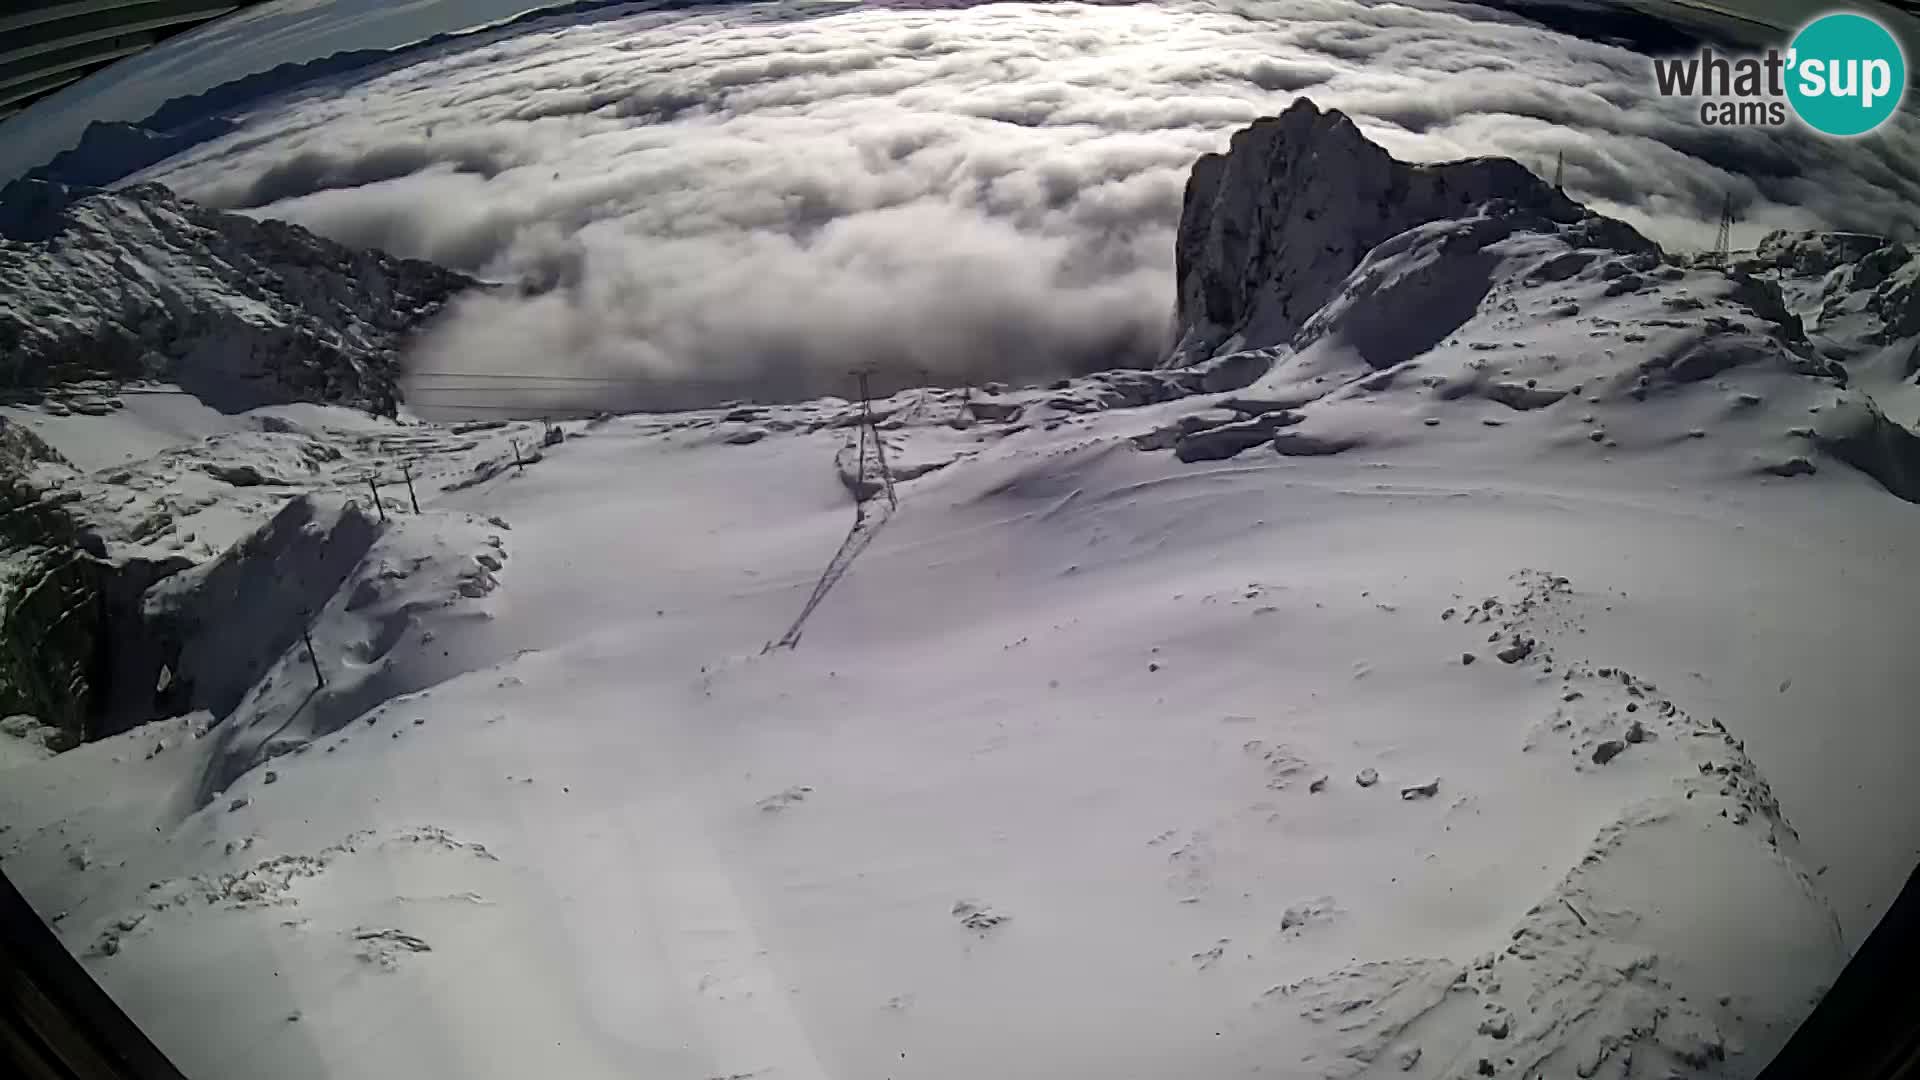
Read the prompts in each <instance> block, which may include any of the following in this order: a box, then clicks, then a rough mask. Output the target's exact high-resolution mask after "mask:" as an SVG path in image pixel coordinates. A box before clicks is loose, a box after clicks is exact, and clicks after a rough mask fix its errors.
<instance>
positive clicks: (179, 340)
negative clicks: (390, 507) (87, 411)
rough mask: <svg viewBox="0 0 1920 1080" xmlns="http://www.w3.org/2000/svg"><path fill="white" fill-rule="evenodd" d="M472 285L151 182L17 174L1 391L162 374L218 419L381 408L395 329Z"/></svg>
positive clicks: (3, 240)
mask: <svg viewBox="0 0 1920 1080" xmlns="http://www.w3.org/2000/svg"><path fill="white" fill-rule="evenodd" d="M474 284H475V282H474V281H473V279H471V278H469V277H467V276H466V275H464V274H460V273H457V272H455V271H452V270H448V269H445V268H443V267H440V266H436V265H434V264H432V263H428V262H422V261H419V260H416V259H401V258H396V257H394V256H391V255H388V254H386V253H384V252H380V251H368V250H356V249H352V248H348V247H346V246H343V245H341V244H337V243H335V242H333V241H331V240H327V239H325V238H323V237H320V236H316V235H315V234H313V233H311V232H309V231H307V230H306V229H303V228H301V227H299V226H297V225H289V224H285V223H283V222H278V221H256V220H254V219H252V218H248V217H243V216H241V215H238V214H229V213H224V212H221V211H216V210H209V209H206V208H204V207H200V206H196V205H194V204H192V203H189V202H185V201H183V200H180V199H178V198H176V197H175V196H174V195H173V194H172V192H170V191H168V190H167V189H166V188H165V187H162V186H160V185H158V184H141V185H136V186H133V187H128V188H124V189H122V190H119V191H114V192H105V191H97V190H87V189H76V188H68V187H65V186H63V185H60V184H55V183H50V182H46V181H33V180H27V181H17V182H15V183H13V184H10V185H8V186H7V187H6V189H4V191H0V386H5V387H7V388H12V389H23V390H30V389H34V388H40V387H45V386H47V385H49V384H53V383H59V382H66V381H73V380H80V379H96V378H108V379H136V378H138V379H162V380H165V381H168V382H172V383H176V384H178V385H179V386H180V387H181V388H182V389H184V390H186V391H188V392H189V393H192V394H194V395H195V396H197V397H199V398H200V399H201V400H202V401H204V402H206V403H207V404H208V405H211V406H213V407H214V408H216V409H219V410H221V411H223V412H237V411H240V410H244V409H249V408H254V407H257V406H261V405H268V404H277V403H283V402H288V401H316V402H329V403H335V404H342V405H351V406H354V407H357V408H362V409H366V410H368V411H370V412H375V413H381V414H386V415H391V414H392V413H393V412H394V411H395V409H396V408H397V406H398V402H399V396H398V378H399V369H398V359H397V357H398V354H399V350H400V348H401V345H402V343H403V342H404V340H405V339H406V337H407V335H408V334H409V333H410V332H412V331H413V330H414V329H416V328H417V327H419V326H420V325H421V324H422V323H424V322H425V321H426V320H428V319H429V318H431V317H432V316H434V315H435V314H437V313H438V312H439V311H440V309H441V307H442V306H444V305H445V304H446V302H447V301H448V299H449V298H451V297H452V296H453V295H454V294H456V293H458V292H460V291H461V290H463V289H466V288H469V287H471V286H472V285H474Z"/></svg>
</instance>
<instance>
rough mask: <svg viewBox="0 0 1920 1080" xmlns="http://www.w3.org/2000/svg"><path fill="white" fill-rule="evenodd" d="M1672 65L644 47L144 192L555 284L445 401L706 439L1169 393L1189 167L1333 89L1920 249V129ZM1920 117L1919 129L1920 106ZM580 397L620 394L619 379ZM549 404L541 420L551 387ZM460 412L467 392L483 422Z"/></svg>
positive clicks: (1493, 37)
mask: <svg viewBox="0 0 1920 1080" xmlns="http://www.w3.org/2000/svg"><path fill="white" fill-rule="evenodd" d="M1650 71H1651V69H1650V65H1649V63H1648V61H1647V59H1646V58H1645V57H1643V56H1640V55H1638V54H1636V53H1634V52H1631V51H1629V50H1627V49H1625V48H1620V47H1616V46H1613V45H1607V44H1600V43H1595V42H1590V41H1584V40H1580V39H1576V38H1572V37H1567V36H1564V35H1561V34H1557V33H1553V32H1550V31H1547V30H1544V29H1541V28H1539V27H1538V26H1536V25H1533V24H1530V23H1527V22H1525V21H1524V20H1521V19H1519V18H1517V17H1515V16H1513V15H1510V14H1503V13H1499V12H1495V11H1493V10H1490V9H1484V8H1476V7H1472V6H1467V5H1460V4H1450V3H1422V4H1421V5H1420V6H1405V5H1371V4H1365V3H1358V2H1355V0H1290V2H1286V3H1249V2H1233V3H1204V4H1203V3H1180V4H1162V5H1147V4H1138V5H1098V6H1088V5H1082V4H1048V5H1015V4H996V5H991V6H978V7H962V8H958V9H947V10H938V11H934V10H920V9H911V8H903V7H891V8H889V7H871V6H869V7H860V8H850V7H847V6H844V5H821V4H808V5H802V6H771V5H769V6H764V7H760V6H756V7H753V8H747V9H738V8H736V9H732V10H727V11H719V12H711V13H704V14H698V13H697V14H692V15H687V14H679V15H668V14H629V15H622V16H617V17H602V18H598V19H594V20H591V21H587V22H584V23H580V24H576V25H565V24H555V25H550V26H540V27H536V28H535V29H534V30H532V31H528V32H522V33H520V34H518V35H516V36H513V37H510V38H506V39H503V40H496V41H492V42H483V43H481V44H478V45H474V46H468V47H464V48H462V49H460V50H457V51H445V52H441V53H439V54H436V55H428V56H424V57H420V58H418V59H414V60H412V61H411V62H409V63H407V64H405V65H404V66H401V67H398V68H397V69H396V70H392V71H389V72H386V73H384V74H381V75H378V76H377V77H374V78H372V79H370V80H368V81H365V82H363V83H361V84H359V85H356V86H351V87H347V88H344V89H340V90H324V91H313V92H309V93H305V94H302V95H298V96H295V97H293V98H291V99H289V100H285V101H281V102H277V103H271V104H268V105H266V106H263V107H262V108H260V109H258V110H256V112H255V113H254V114H253V115H252V116H251V118H250V119H249V120H248V121H247V122H246V123H245V124H244V125H243V126H242V127H241V129H240V130H239V131H237V132H236V133H234V134H233V135H231V136H229V137H226V138H224V139H221V140H219V141H218V142H215V143H210V144H208V145H206V146H203V147H200V148H198V149H196V150H194V151H192V152H190V153H189V154H187V155H184V156H183V157H181V158H178V159H175V160H173V161H170V162H168V163H166V164H164V165H162V166H161V167H159V168H157V169H155V170H153V171H152V172H151V173H149V174H148V176H149V177H150V178H153V179H159V180H162V181H164V182H167V183H169V184H171V185H173V186H174V187H176V188H177V189H178V190H180V191H181V192H183V193H184V194H187V195H189V196H191V197H193V198H197V199H199V200H202V201H204V202H207V203H210V204H213V205H217V206H224V207H230V208H238V209H244V210H247V211H249V212H255V213H259V214H262V215H266V216H273V217H280V218H286V219H289V220H293V221H297V222H300V223H302V224H305V225H308V226H310V227H312V228H314V229H316V230H318V231H320V232H323V233H325V234H327V235H329V236H332V237H334V238H336V239H339V240H342V241H345V242H348V243H354V244H365V245H373V246H379V247H383V248H387V249H390V250H393V251H395V252H399V253H402V254H408V255H417V256H422V257H426V258H431V259H434V260H437V261H440V262H443V263H446V264H448V265H451V266H455V267H459V268H461V269H465V270H469V271H473V272H476V273H480V274H483V275H486V276H490V277H496V278H502V279H512V280H520V281H527V282H530V283H532V284H533V285H534V286H535V292H536V295H524V296H523V295H509V294H506V293H501V294H496V295H493V296H487V297H476V298H473V299H471V300H469V301H467V302H465V303H463V304H461V305H459V306H458V307H457V309H456V310H455V311H454V313H453V314H452V315H451V317H450V318H449V319H448V320H447V322H446V324H445V325H444V326H443V327H442V329H441V330H440V331H439V332H438V333H436V334H434V335H433V336H432V337H431V338H430V339H429V340H427V341H425V342H424V343H423V344H422V346H421V348H420V350H419V355H418V356H417V357H415V359H414V365H415V367H416V369H417V370H419V371H422V372H446V371H456V372H473V373H481V374H483V375H488V376H500V375H511V376H528V375H539V376H564V377H565V379H564V380H555V381H553V382H551V383H548V382H542V381H538V380H534V379H526V378H470V379H464V380H456V379H450V378H447V377H445V376H423V377H422V378H421V379H420V380H419V383H418V387H417V390H416V398H417V400H419V401H421V402H422V403H423V404H427V403H433V402H436V401H437V402H440V403H443V404H452V403H454V402H456V401H458V402H476V403H486V404H492V405H506V404H520V405H524V406H527V407H538V405H539V404H540V403H541V402H543V401H550V402H555V403H578V402H580V401H582V400H584V399H588V398H590V399H592V400H593V401H594V402H595V403H597V404H604V405H606V406H607V407H676V406H683V405H688V404H693V403H697V402H702V401H713V400H718V399H722V398H728V397H748V396H752V397H790V396H802V395H810V394H815V393H820V392H826V391H831V390H837V389H842V388H843V387H842V384H843V383H844V381H845V379H844V373H845V372H846V370H847V369H849V368H850V367H853V366H856V365H872V366H877V367H879V368H881V369H882V370H883V371H885V372H887V373H888V378H889V381H893V382H896V383H911V382H920V381H927V380H930V379H938V380H942V381H953V380H958V379H966V378H971V379H988V378H1008V377H1019V378H1036V377H1044V376H1048V375H1053V374H1058V373H1064V372H1069V371H1077V370H1088V369H1093V368H1100V367H1108V366H1115V365H1121V364H1140V363H1149V362H1152V361H1153V360H1154V359H1156V358H1157V356H1158V355H1159V353H1160V351H1161V349H1162V348H1164V345H1165V334H1166V330H1167V325H1168V322H1169V319H1170V316H1171V310H1170V308H1171V302H1172V296H1173V290H1172V284H1171V263H1172V231H1173V227H1174V225H1175V223H1176V222H1177V220H1178V217H1179V209H1180V195H1181V190H1182V187H1183V185H1184V182H1185V177H1186V171H1187V168H1188V167H1189V166H1190V165H1191V163H1192V161H1193V158H1194V157H1195V156H1196V155H1198V154H1200V153H1202V152H1205V151H1208V150H1215V149H1219V148H1221V147H1223V146H1224V144H1225V141H1226V137H1227V135H1228V134H1230V133H1231V132H1232V131H1233V130H1234V129H1236V128H1238V127H1240V126H1242V125H1244V124H1245V123H1246V122H1248V121H1249V120H1251V119H1253V118H1254V117H1256V116H1261V115H1267V114H1271V113H1274V112H1277V111H1279V110H1280V109H1282V108H1284V107H1285V106H1286V104H1287V103H1288V102H1289V101H1291V100H1292V99H1293V98H1294V97H1295V96H1297V95H1299V94H1301V93H1306V94H1308V95H1310V96H1312V97H1313V98H1314V99H1315V100H1316V101H1317V102H1319V103H1320V104H1321V105H1323V106H1331V107H1337V108H1340V109H1343V110H1345V111H1347V112H1348V113H1349V114H1351V115H1353V116H1354V117H1355V119H1356V120H1357V121H1359V122H1360V124H1361V126H1362V128H1363V129H1364V130H1366V131H1367V133H1368V134H1369V135H1370V136H1371V137H1373V138H1374V139H1375V140H1376V141H1378V142H1380V143H1381V144H1382V145H1384V146H1386V147H1387V148H1388V149H1389V150H1391V151H1392V152H1393V153H1395V154H1396V155H1397V156H1400V157H1404V158H1409V159H1415V160H1438V159H1445V158H1454V157H1462V156H1469V155H1476V154H1508V155H1512V156H1514V157H1517V158H1519V159H1520V160H1522V161H1524V162H1527V163H1529V164H1532V165H1534V166H1535V167H1536V168H1537V169H1540V170H1542V171H1545V170H1546V169H1550V168H1551V163H1552V161H1553V160H1554V158H1555V156H1556V155H1557V154H1560V153H1564V154H1565V156H1566V169H1567V185H1568V187H1569V189H1570V191H1571V192H1572V193H1573V194H1574V195H1575V196H1576V197H1579V198H1582V199H1583V200H1584V201H1586V202H1588V203H1589V204H1590V205H1593V206H1594V207H1596V208H1597V209H1601V210H1604V211H1606V212H1609V213H1613V214H1616V215H1618V216H1621V217H1624V218H1626V219H1628V220H1631V221H1633V222H1634V223H1635V224H1637V225H1640V226H1641V227H1642V228H1643V229H1645V230H1647V231H1648V232H1649V233H1650V234H1651V235H1654V236H1655V237H1656V238H1658V239H1661V240H1662V241H1664V242H1667V243H1670V244H1678V245H1681V246H1685V245H1689V244H1701V243H1704V242H1705V241H1707V240H1708V239H1710V237H1711V233H1712V230H1713V223H1712V222H1713V218H1714V217H1715V215H1717V213H1718V210H1719V205H1720V200H1721V198H1722V196H1723V193H1724V192H1727V191H1731V192H1733V193H1734V196H1735V198H1736V200H1737V201H1738V202H1739V203H1740V204H1741V205H1743V206H1744V207H1745V212H1744V221H1743V224H1742V226H1741V228H1740V234H1741V235H1740V236H1739V237H1737V238H1736V239H1745V240H1746V241H1748V242H1751V241H1752V240H1753V239H1757V238H1758V236H1759V235H1760V233H1761V232H1763V231H1765V230H1766V229H1768V228H1772V227H1818V226H1831V227H1842V228H1862V229H1870V230H1874V231H1887V230H1889V229H1895V230H1910V231H1911V230H1920V123H1917V122H1915V119H1914V117H1913V116H1912V115H1911V110H1910V111H1909V115H1907V116H1903V117H1901V118H1900V119H1899V120H1897V121H1896V124H1895V126H1892V127H1889V128H1883V129H1882V131H1881V132H1880V133H1878V134H1877V135H1875V136H1872V137H1869V138H1865V139H1860V140H1854V141H1841V140H1824V139H1819V138H1816V137H1813V136H1810V135H1808V134H1806V133H1804V132H1801V131H1799V130H1797V129H1793V130H1777V131H1776V130H1764V129H1748V130H1738V129H1714V128H1707V127H1702V126H1701V125H1700V124H1699V123H1698V122H1697V120H1696V119H1695V116H1694V107H1693V106H1692V105H1689V104H1685V103H1680V102H1672V101H1666V100H1662V99H1660V98H1658V97H1656V96H1654V94H1653V91H1652V86H1651V74H1650ZM1911 104H1912V103H1910V105H1911ZM585 379H597V380H610V381H604V382H587V381H581V380H585ZM536 387H540V388H543V389H541V390H540V391H539V392H538V393H536V392H534V388H536ZM460 388H464V389H460Z"/></svg>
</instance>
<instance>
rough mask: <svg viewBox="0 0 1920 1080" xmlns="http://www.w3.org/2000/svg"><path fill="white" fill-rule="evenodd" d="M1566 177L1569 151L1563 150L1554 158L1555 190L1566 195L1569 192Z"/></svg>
mask: <svg viewBox="0 0 1920 1080" xmlns="http://www.w3.org/2000/svg"><path fill="white" fill-rule="evenodd" d="M1566 179H1567V152H1566V151H1565V150H1562V151H1560V153H1559V156H1557V157H1555V158H1554V159H1553V190H1555V191H1557V192H1559V193H1560V194H1562V195H1565V194H1566V193H1567V185H1566Z"/></svg>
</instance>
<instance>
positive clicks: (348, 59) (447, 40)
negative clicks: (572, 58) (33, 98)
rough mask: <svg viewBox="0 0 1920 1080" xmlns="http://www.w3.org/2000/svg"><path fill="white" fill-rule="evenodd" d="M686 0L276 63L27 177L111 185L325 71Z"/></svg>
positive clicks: (578, 0)
mask: <svg viewBox="0 0 1920 1080" xmlns="http://www.w3.org/2000/svg"><path fill="white" fill-rule="evenodd" d="M703 2H705V3H711V2H712V0H703ZM687 6H691V4H690V3H689V2H688V0H575V2H573V3H565V4H554V5H549V6H544V7H534V8H529V9H528V10H526V11H523V12H521V13H520V14H518V15H515V16H513V17H512V18H509V19H502V20H500V21H498V22H494V23H489V24H486V25H482V26H474V27H468V28H465V29H461V30H455V31H449V32H447V33H441V34H434V35H432V36H430V37H426V38H423V39H421V40H419V41H415V42H410V43H408V44H405V45H397V46H394V47H392V48H387V49H353V50H348V51H345V52H336V53H331V54H329V55H327V56H322V57H319V58H316V59H313V60H308V61H305V62H303V63H287V64H279V65H277V66H275V67H273V68H271V69H269V70H267V71H262V72H257V73H255V74H252V75H247V76H244V77H242V78H238V79H234V80H232V81H230V82H225V83H221V84H220V85H219V86H215V87H213V88H211V89H209V90H205V91H202V92H201V93H198V94H189V95H186V96H184V97H177V98H173V99H171V100H168V101H166V102H163V103H162V104H161V105H160V107H159V108H157V109H155V110H154V111H153V112H152V113H150V114H148V115H147V116H145V117H143V118H141V119H139V120H135V121H131V122H129V121H120V120H111V121H94V122H93V123H90V124H88V125H87V127H86V130H85V131H83V132H82V133H81V136H80V143H79V145H77V146H74V147H73V148H71V149H68V150H63V151H61V152H60V153H58V154H55V155H54V157H53V160H51V161H49V162H47V163H46V164H45V165H41V166H39V167H37V168H34V169H32V170H31V171H29V172H28V173H27V177H28V178H29V179H33V180H47V181H52V182H54V183H57V184H70V185H76V186H80V187H110V186H112V185H114V184H117V183H119V182H120V181H122V180H125V179H127V178H128V177H130V176H132V175H133V174H135V173H137V172H140V171H141V170H142V169H145V168H147V167H149V166H152V165H157V164H159V163H160V162H162V161H165V160H166V159H167V158H170V157H172V156H173V155H175V154H178V153H180V152H181V151H183V150H186V149H188V148H189V147H192V146H196V145H198V144H200V143H203V142H207V141H209V140H212V139H216V138H219V137H220V136H221V135H224V134H226V133H227V132H228V131H230V130H232V128H233V121H232V119H231V117H232V116H233V115H234V114H235V113H237V112H240V111H243V110H244V109H246V108H247V107H248V106H250V105H252V104H255V103H256V102H259V101H262V100H263V99H267V98H271V97H273V96H275V95H279V94H286V93H291V92H293V91H296V90H299V89H301V88H302V87H306V86H310V85H312V84H314V83H317V82H321V81H323V80H326V79H334V78H343V77H350V76H353V75H356V74H360V73H364V72H366V71H367V70H368V69H370V68H374V67H376V66H379V65H381V64H388V63H394V62H402V61H409V60H412V59H415V58H416V57H417V54H419V53H421V52H423V51H425V50H428V49H433V48H438V47H440V46H443V45H452V46H471V44H472V43H473V42H475V41H477V40H484V39H485V38H487V37H494V36H499V35H502V34H507V33H513V32H524V31H525V29H526V28H527V27H528V26H529V25H531V24H536V23H539V22H543V21H545V20H548V19H578V18H579V17H581V16H584V15H588V14H591V13H593V12H595V11H598V10H600V9H603V8H615V7H619V8H626V9H629V10H643V11H645V10H667V11H670V10H673V9H675V8H680V7H687Z"/></svg>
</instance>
